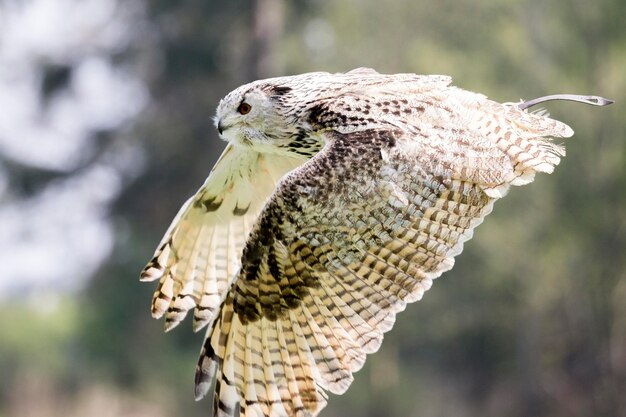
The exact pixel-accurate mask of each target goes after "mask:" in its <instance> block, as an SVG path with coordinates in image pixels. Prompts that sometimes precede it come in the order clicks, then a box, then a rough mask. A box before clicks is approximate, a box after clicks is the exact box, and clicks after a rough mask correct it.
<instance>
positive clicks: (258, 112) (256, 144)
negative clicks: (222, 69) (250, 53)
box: [215, 78, 298, 153]
mask: <svg viewBox="0 0 626 417" xmlns="http://www.w3.org/2000/svg"><path fill="white" fill-rule="evenodd" d="M293 88H294V87H292V86H290V85H288V83H285V82H282V79H281V78H275V79H268V80H262V81H256V82H253V83H250V84H246V85H243V86H241V87H239V88H237V89H235V90H233V91H232V92H230V93H228V94H227V95H226V97H224V98H223V99H222V100H221V101H220V103H219V105H218V107H217V112H216V115H215V126H216V127H217V130H218V132H219V134H220V137H221V138H222V139H224V140H226V141H228V142H230V143H233V144H235V145H239V146H245V147H251V148H254V149H255V150H257V151H259V152H273V153H275V152H280V151H281V149H284V147H285V146H286V145H287V144H288V143H289V142H290V141H292V140H293V136H294V135H296V134H297V133H298V128H297V126H296V125H297V116H296V114H295V112H294V111H293V106H291V105H290V101H291V100H292V99H293Z"/></svg>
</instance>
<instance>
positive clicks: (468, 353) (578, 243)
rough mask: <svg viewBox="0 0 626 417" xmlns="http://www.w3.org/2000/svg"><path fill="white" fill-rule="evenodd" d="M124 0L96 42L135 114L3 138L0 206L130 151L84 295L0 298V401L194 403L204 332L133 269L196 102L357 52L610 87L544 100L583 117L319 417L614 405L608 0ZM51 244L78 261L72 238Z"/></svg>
mask: <svg viewBox="0 0 626 417" xmlns="http://www.w3.org/2000/svg"><path fill="white" fill-rule="evenodd" d="M67 1H69V0H67ZM94 4H95V3H94ZM116 4H117V3H116ZM125 4H126V5H135V6H136V9H138V10H143V13H144V14H143V16H144V17H143V18H141V19H138V18H137V19H136V20H131V21H129V22H127V23H125V25H126V27H127V28H130V29H131V32H132V34H133V36H132V37H131V39H132V41H126V42H121V43H120V44H119V45H118V47H116V48H114V49H112V50H105V51H104V52H99V56H100V55H102V56H104V57H105V61H106V62H108V63H111V64H113V65H114V66H115V68H118V69H120V70H123V71H127V72H128V73H131V74H133V75H134V76H135V77H137V78H139V79H141V80H142V83H144V84H145V86H146V88H147V90H148V91H149V92H150V97H149V100H148V101H146V102H145V103H144V104H145V107H143V111H142V112H141V114H139V115H138V116H137V117H135V118H134V119H133V120H132V122H130V121H128V120H127V121H126V122H125V123H123V124H120V125H116V126H114V127H112V128H108V129H97V130H94V131H92V132H91V135H92V136H90V137H91V138H92V142H90V143H91V144H93V148H88V150H87V151H85V152H83V153H81V154H80V155H81V157H80V158H78V160H77V161H74V162H72V163H69V162H68V163H66V164H65V167H64V168H63V169H62V170H59V169H57V168H54V169H51V168H50V167H47V168H46V167H41V166H37V167H35V168H33V167H32V166H28V165H24V164H22V163H19V162H17V163H16V162H15V160H14V158H10V155H9V154H8V153H7V152H6V151H3V149H1V148H0V158H1V161H2V162H0V163H1V165H0V174H3V173H5V172H8V173H10V176H9V177H8V180H6V183H7V184H8V185H6V184H4V183H3V182H2V181H0V189H3V190H4V192H3V194H2V202H3V203H5V204H12V203H13V202H14V201H15V200H16V199H18V198H22V197H20V196H26V197H28V196H33V195H37V194H38V193H39V192H40V191H41V190H44V189H45V188H46V187H47V186H48V185H50V184H58V182H59V181H64V180H66V179H67V180H70V179H72V180H76V179H77V178H84V177H86V176H87V175H89V173H90V172H91V171H90V169H89V168H93V167H99V166H101V164H103V161H104V162H105V163H106V164H109V165H112V166H114V167H117V166H119V165H122V166H123V169H122V168H120V169H119V172H121V173H122V174H120V175H119V176H118V181H119V184H120V187H119V190H118V192H115V193H113V194H112V196H113V197H111V199H109V200H106V202H105V203H104V204H103V207H104V209H101V210H102V212H100V214H99V216H100V217H102V218H105V219H106V221H107V222H112V224H113V229H112V230H113V231H114V232H115V233H114V234H112V237H114V238H115V241H114V246H113V249H112V252H111V254H110V256H109V257H108V259H107V261H106V262H105V263H104V264H103V265H102V267H101V268H99V270H98V271H97V272H96V273H95V274H93V275H94V276H93V279H92V280H91V281H90V283H89V285H88V287H87V288H86V289H85V290H84V292H82V293H81V294H80V296H71V297H67V296H66V297H64V298H62V299H61V301H60V302H58V300H57V303H58V304H56V307H55V304H54V303H51V307H49V308H48V310H44V313H41V314H35V313H33V312H32V308H31V307H29V306H24V305H20V303H12V304H9V303H7V302H4V303H3V304H0V334H3V335H10V337H3V339H2V341H0V374H2V375H3V377H2V378H1V379H0V416H3V415H5V414H8V415H18V416H19V415H33V409H27V408H19V407H17V405H16V404H22V407H25V406H24V404H25V402H26V401H28V398H27V397H26V396H34V395H36V392H38V391H39V392H41V391H42V390H41V389H40V388H41V387H42V386H45V387H48V388H47V389H49V390H50V392H51V394H50V395H44V397H45V399H47V400H46V401H50V404H52V405H50V406H49V407H47V410H48V411H47V413H48V414H47V415H84V414H85V410H89V414H90V415H94V416H97V415H98V413H100V415H107V407H99V408H98V407H96V411H93V408H91V409H90V408H88V407H87V406H86V405H85V404H86V403H89V404H98V403H97V401H101V399H102V398H105V399H106V402H105V403H106V404H113V403H116V401H117V404H119V406H118V408H117V409H113V408H109V409H108V412H109V415H124V414H126V415H155V414H160V415H164V416H165V415H179V414H185V415H189V416H200V415H208V413H209V410H210V407H211V405H210V403H209V402H208V401H203V402H201V403H200V404H197V403H194V402H193V395H192V393H193V372H194V366H195V361H196V356H197V353H198V350H199V347H200V340H201V338H202V336H201V335H194V334H193V333H192V332H191V331H190V327H191V326H190V325H187V326H185V325H182V326H181V329H178V330H176V331H174V332H172V333H171V334H169V335H167V336H164V335H163V334H162V332H161V324H160V323H156V322H153V321H152V320H151V319H150V317H149V300H150V297H151V293H152V291H153V288H152V286H150V285H145V284H140V283H139V282H138V281H137V275H138V273H139V271H140V270H141V268H142V267H143V266H144V263H145V262H146V261H147V260H148V259H149V258H150V255H151V254H152V252H153V250H154V248H155V247H156V245H157V243H158V241H159V239H160V238H161V236H162V234H163V233H164V231H165V229H166V227H167V225H168V224H169V222H170V221H171V219H172V218H173V217H174V215H175V214H176V212H177V210H178V208H179V207H180V206H181V204H182V202H183V201H184V200H185V199H186V198H187V197H188V196H189V195H191V194H192V193H193V192H194V191H195V189H196V188H197V187H198V186H199V185H200V184H201V182H202V181H203V180H204V178H205V177H206V175H207V173H208V171H209V169H210V167H211V166H212V164H213V163H214V161H215V160H216V159H217V156H218V155H219V153H220V152H221V149H222V148H223V144H222V143H221V142H220V141H219V140H218V136H217V134H216V133H215V129H214V127H213V123H212V121H211V116H212V113H213V111H214V108H215V106H216V104H217V102H218V101H219V99H220V97H222V96H223V95H224V94H225V93H227V92H228V91H230V90H231V89H232V88H234V87H236V86H238V85H240V84H242V83H244V82H247V81H251V80H253V79H256V78H259V77H266V76H274V75H282V74H284V73H299V72H304V71H313V70H328V71H344V70H348V69H351V68H354V67H358V66H372V67H374V68H376V69H378V70H379V71H386V72H401V71H406V72H418V73H445V74H451V75H452V76H453V77H454V79H455V84H456V85H459V86H461V87H463V88H467V89H470V90H474V91H481V92H484V93H486V94H488V95H490V96H492V97H493V98H494V99H496V100H500V101H515V100H517V99H518V97H520V96H524V97H525V98H530V97H533V96H538V95H542V94H549V93H553V92H561V91H562V92H581V93H587V92H588V93H597V94H603V95H606V96H609V97H611V98H613V99H616V100H617V103H616V104H615V105H614V106H612V108H606V109H602V110H601V111H600V110H598V109H594V108H588V107H584V106H579V105H574V104H567V103H559V104H550V108H549V110H550V111H551V112H553V116H554V117H555V118H558V119H560V120H563V121H565V122H567V123H569V124H570V125H572V127H573V128H574V129H575V130H576V136H575V137H574V138H573V139H571V140H568V143H567V146H568V157H567V158H566V159H565V160H564V162H563V163H562V166H560V167H558V169H557V170H556V172H555V174H553V175H550V176H539V177H538V178H537V179H536V181H535V183H533V184H532V185H531V186H529V187H524V188H521V189H516V190H512V191H511V195H510V196H509V197H507V198H506V199H504V200H503V201H502V202H501V203H499V204H498V205H497V206H496V208H495V211H494V214H492V215H491V216H490V217H489V219H488V220H487V221H486V223H485V225H483V226H481V227H480V228H479V230H478V232H477V233H476V237H475V238H474V240H472V241H471V242H470V243H469V244H468V245H467V247H466V249H465V252H464V254H463V255H462V256H460V257H459V258H458V260H457V266H456V267H455V268H454V269H453V270H452V271H450V272H449V273H446V274H445V276H444V277H443V278H442V279H440V280H438V282H436V284H435V286H434V288H433V289H432V290H431V291H429V292H428V293H427V294H426V296H425V297H424V300H423V301H421V302H419V303H417V304H415V305H411V306H409V307H408V308H407V310H406V312H404V313H402V314H401V315H399V317H398V320H397V323H396V326H395V328H394V329H393V330H392V331H391V332H390V333H389V334H388V335H387V337H386V340H385V343H384V344H383V347H382V348H381V351H380V352H378V353H377V354H375V355H374V356H373V357H372V358H370V359H368V361H367V363H366V366H365V368H364V369H363V370H362V371H361V372H359V373H358V374H357V375H356V378H355V382H354V384H353V386H352V387H351V388H350V390H349V391H348V392H347V393H346V394H345V395H343V396H341V397H331V399H330V401H329V406H328V408H327V409H325V411H324V412H323V415H325V416H339V415H364V416H391V415H414V416H420V417H428V416H440V415H454V416H459V417H462V416H478V415H481V416H484V415H486V416H491V415H493V416H500V415H507V416H513V417H515V416H519V417H522V416H557V417H558V416H572V415H574V416H588V415H594V416H615V417H617V416H624V415H626V402H625V399H624V397H623V395H622V393H623V392H626V307H624V306H625V303H624V302H623V300H624V297H626V257H624V254H625V253H626V168H625V167H626V142H625V141H624V140H623V138H624V137H626V123H625V122H624V120H623V117H622V114H623V111H622V110H621V109H622V107H621V104H620V103H623V102H624V101H625V100H626V97H625V95H626V94H625V92H626V77H625V76H624V72H623V68H624V67H626V47H625V45H626V29H625V28H624V25H623V22H622V20H623V16H624V15H626V4H624V2H623V1H620V0H599V1H596V2H593V3H590V2H583V1H577V0H554V1H544V2H533V1H530V0H515V1H511V2H502V1H496V0H489V1H486V2H481V3H480V5H478V4H476V2H474V1H471V0H455V1H452V0H443V1H435V0H426V1H423V2H420V3H419V4H416V3H415V2H412V1H410V0H399V1H397V0H395V1H392V0H378V1H356V0H347V1H344V2H332V1H329V0H299V1H295V2H284V1H280V0H254V1H252V0H234V1H229V2H219V1H200V0H190V1H186V2H169V1H164V0H158V1H150V2H145V3H144V2H140V1H139V0H132V1H129V2H125ZM117 7H118V9H119V8H120V7H121V6H119V5H118V6H117ZM142 7H143V9H142ZM118 9H115V8H114V10H118ZM87 15H88V14H83V15H82V16H87ZM113 16H115V14H113ZM115 21H116V20H115V19H112V20H109V23H111V22H115ZM131 22H132V23H131ZM2 30H3V29H2V28H0V34H2V33H4V32H2ZM1 41H2V37H1V35H0V45H2V42H1ZM87 55H89V54H87ZM1 57H2V55H0V59H1ZM77 59H78V58H76V57H72V59H67V60H61V61H53V62H46V61H44V62H37V68H38V70H37V71H38V74H40V75H39V76H40V78H39V79H40V85H41V90H40V91H39V93H38V94H39V98H40V99H41V100H42V101H44V102H45V101H47V102H48V103H49V104H48V106H52V107H50V108H53V106H57V105H58V103H57V101H55V100H58V97H62V96H63V94H64V91H66V90H67V89H68V88H71V86H72V85H73V84H72V80H75V79H76V68H78V67H79V66H78V65H77V61H76V60H77ZM0 67H1V66H0ZM1 76H2V72H0V77H1ZM102 94H104V93H102ZM111 94H113V92H111ZM105 95H106V94H105ZM55 97H57V98H55ZM0 103H4V102H3V101H2V99H1V97H0ZM0 120H2V119H1V117H0ZM130 145H134V147H133V146H130ZM139 147H140V148H141V153H137V152H136V153H132V152H128V149H131V148H132V149H136V148H139ZM122 162H124V163H123V164H122ZM109 165H107V166H109ZM77 167H78V168H77ZM69 184H70V187H74V189H75V188H77V186H76V185H75V183H72V182H70V183H69ZM72 184H74V185H72ZM87 184H91V185H89V186H83V188H85V189H86V190H94V189H96V190H98V189H100V187H101V186H102V184H103V182H102V180H98V181H96V182H95V183H93V182H92V183H87ZM2 187H4V188H2ZM7 196H8V197H7ZM73 203H74V204H79V203H80V202H79V201H76V202H73ZM7 206H8V205H7ZM99 207H102V206H99ZM35 213H37V212H36V211H35ZM66 216H67V214H66ZM4 219H6V217H5V218H4ZM6 224H7V226H10V225H9V223H8V222H7V223H6ZM2 226H3V227H4V224H2ZM58 239H63V236H60V237H58ZM103 240H104V239H103ZM66 259H67V261H65V260H66ZM529 259H532V260H533V262H532V263H529V262H528V260H529ZM64 261H65V262H67V263H69V264H71V263H74V262H77V261H75V260H74V259H73V258H72V254H71V253H70V254H67V256H65V257H60V258H59V260H57V262H61V263H62V262H64ZM40 310H41V308H40ZM42 341H43V343H42ZM42 345H43V346H44V347H42ZM33 387H35V388H33ZM37 387H39V388H37ZM50 387H54V388H50ZM94 387H95V388H94ZM103 387H107V388H103ZM94 392H95V394H94ZM54 398H56V399H57V400H54ZM58 398H64V399H66V403H68V404H72V405H71V406H68V405H65V406H62V405H59V404H58V403H54V401H57V402H58V401H59V400H58ZM98 398H99V399H100V400H98ZM81 401H83V402H81ZM54 404H56V405H54ZM111 410H113V411H111ZM38 412H42V411H40V410H38ZM111 413H113V414H111Z"/></svg>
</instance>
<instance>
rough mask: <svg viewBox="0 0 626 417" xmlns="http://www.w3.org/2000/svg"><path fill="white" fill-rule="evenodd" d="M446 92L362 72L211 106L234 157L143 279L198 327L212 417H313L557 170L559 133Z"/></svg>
mask: <svg viewBox="0 0 626 417" xmlns="http://www.w3.org/2000/svg"><path fill="white" fill-rule="evenodd" d="M449 84H450V78H449V77H446V76H440V75H431V76H421V75H415V74H395V75H383V74H379V73H377V72H376V71H374V70H371V69H364V68H361V69H357V70H353V71H350V72H348V73H345V74H329V73H321V72H318V73H309V74H302V75H298V76H292V77H280V78H272V79H268V80H260V81H255V82H253V83H250V84H247V85H244V86H241V87H239V88H237V89H236V90H234V91H233V92H231V93H230V94H228V95H227V96H226V97H225V98H224V99H223V100H222V101H221V102H220V104H219V106H218V109H217V115H216V126H217V127H218V129H219V131H220V134H221V136H222V138H223V139H225V140H226V141H228V142H229V144H228V146H227V148H226V150H225V151H224V154H223V155H222V157H221V158H220V160H219V161H218V162H217V163H216V165H215V167H214V168H213V170H212V171H211V174H210V175H209V177H208V179H207V181H206V182H205V184H204V185H203V186H202V187H201V188H200V190H199V191H198V193H197V194H196V195H195V196H194V197H192V198H191V199H190V200H189V201H188V202H187V203H186V204H185V205H184V206H183V208H182V209H181V211H180V213H179V214H178V216H177V217H176V218H175V220H174V222H173V223H172V225H171V226H170V228H169V230H168V231H167V233H166V235H165V237H164V238H163V241H162V242H161V244H160V245H159V247H158V249H157V252H156V253H155V256H154V258H153V260H152V261H151V262H150V263H149V264H148V265H147V266H146V268H145V269H144V271H143V272H142V276H141V279H142V280H144V281H152V280H159V286H158V288H157V290H156V292H155V295H154V299H153V304H152V312H153V315H154V316H155V317H161V316H163V315H165V317H166V328H167V329H170V328H173V327H175V326H176V325H177V324H178V323H179V322H180V321H181V320H183V318H184V317H185V315H186V314H187V312H188V311H190V310H192V309H195V313H194V315H195V317H194V328H195V329H196V330H198V329H200V328H202V327H203V326H206V325H207V324H208V329H207V338H206V341H205V343H204V346H203V349H202V352H201V355H200V360H199V363H198V367H197V372H196V395H197V397H198V398H201V397H202V396H204V395H205V394H206V392H207V391H208V390H209V388H210V386H211V382H212V380H213V378H215V377H216V378H217V383H216V387H215V415H219V416H232V415H235V414H237V413H240V415H242V416H243V415H246V416H248V415H255V416H256V415H263V416H313V415H317V414H318V413H319V411H320V410H321V409H322V408H323V407H324V405H325V404H326V400H327V394H326V391H329V392H332V393H335V394H340V393H343V392H345V390H346V389H347V388H348V387H349V385H350V383H351V382H352V379H353V373H354V372H356V371H357V370H359V369H360V368H361V367H362V366H363V363H364V361H365V358H366V354H369V353H373V352H375V351H376V350H378V348H379V346H380V344H381V343H382V340H383V333H384V332H386V331H388V330H389V329H391V327H392V326H393V323H394V321H395V316H396V314H397V313H398V312H400V311H402V310H403V309H404V308H405V306H406V303H408V302H413V301H416V300H419V299H420V298H421V297H422V295H423V294H424V292H425V291H426V290H428V289H429V288H430V286H431V285H432V280H433V279H435V278H437V277H438V276H440V275H441V274H442V273H443V272H445V271H447V270H449V269H450V268H452V266H453V265H454V256H456V255H458V254H459V253H461V251H462V248H463V243H464V242H465V241H467V240H469V239H470V238H471V237H472V234H473V230H474V228H475V227H476V226H478V225H479V224H480V223H481V222H482V221H483V219H484V217H485V216H486V215H487V214H489V212H490V211H491V209H492V206H493V203H494V202H495V201H496V200H497V199H498V198H501V197H503V196H504V195H505V194H506V192H507V191H508V189H509V187H510V186H511V185H523V184H527V183H529V182H531V181H532V180H533V178H534V175H535V174H536V173H537V172H547V173H550V172H552V171H553V169H554V167H555V166H556V165H557V164H558V163H559V161H560V157H562V156H563V155H564V149H563V147H562V146H560V145H556V144H554V143H553V142H552V140H551V139H552V138H555V137H557V138H563V137H569V136H571V135H572V134H573V131H572V130H571V129H570V128H569V127H568V126H567V125H565V124H563V123H561V122H558V121H556V120H553V119H550V118H548V117H546V116H544V115H541V114H533V113H529V112H527V111H526V110H520V108H519V107H518V105H517V104H512V103H510V104H500V103H496V102H493V101H490V100H488V99H487V98H486V97H485V96H483V95H481V94H476V93H471V92H468V91H464V90H462V89H459V88H456V87H452V86H450V85H449ZM244 104H245V106H244Z"/></svg>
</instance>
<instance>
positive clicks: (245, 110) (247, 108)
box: [237, 101, 252, 114]
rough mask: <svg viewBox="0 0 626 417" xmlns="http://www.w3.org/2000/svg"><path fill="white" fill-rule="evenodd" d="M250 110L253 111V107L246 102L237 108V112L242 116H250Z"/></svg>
mask: <svg viewBox="0 0 626 417" xmlns="http://www.w3.org/2000/svg"><path fill="white" fill-rule="evenodd" d="M250 110H252V106H251V105H249V104H248V103H246V102H245V101H244V102H242V103H241V104H240V105H239V107H237V111H238V112H239V113H240V114H248V113H250Z"/></svg>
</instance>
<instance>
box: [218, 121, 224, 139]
mask: <svg viewBox="0 0 626 417" xmlns="http://www.w3.org/2000/svg"><path fill="white" fill-rule="evenodd" d="M217 131H218V132H220V135H221V134H222V133H224V124H223V123H222V121H221V120H218V122H217Z"/></svg>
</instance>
